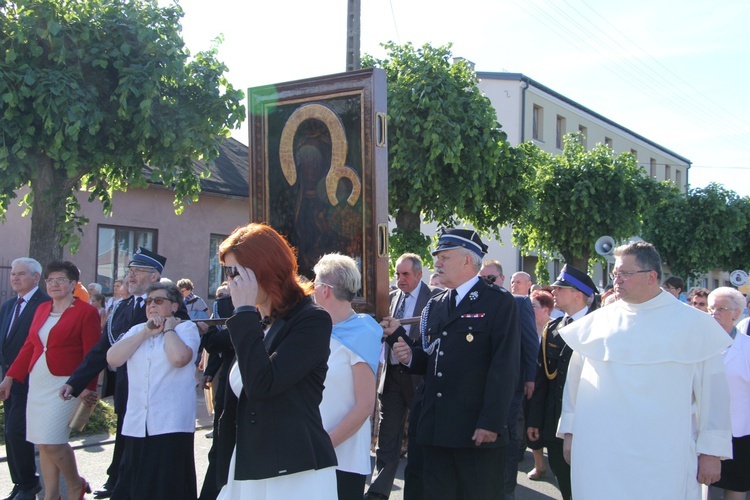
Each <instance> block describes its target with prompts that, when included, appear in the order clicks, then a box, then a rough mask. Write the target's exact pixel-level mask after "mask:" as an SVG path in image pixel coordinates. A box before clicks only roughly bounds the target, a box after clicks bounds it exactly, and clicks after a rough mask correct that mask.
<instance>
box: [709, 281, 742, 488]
mask: <svg viewBox="0 0 750 500" xmlns="http://www.w3.org/2000/svg"><path fill="white" fill-rule="evenodd" d="M744 309H745V297H744V295H742V293H740V291H739V290H735V289H734V288H729V287H726V286H723V287H719V288H717V289H716V290H714V291H713V292H711V293H710V294H709V295H708V312H709V313H710V314H711V316H713V317H714V319H715V320H716V321H717V322H718V323H719V324H720V325H721V326H722V328H724V330H725V331H726V332H727V333H728V334H729V336H730V337H732V339H734V342H733V343H732V345H731V346H730V347H729V349H727V352H726V353H725V354H724V368H725V369H726V372H727V381H728V382H729V413H730V415H731V417H732V458H731V459H730V460H723V461H722V462H721V479H719V481H718V482H716V483H714V484H713V486H714V487H716V488H723V489H724V500H745V498H746V495H747V491H750V337H748V336H747V335H744V334H743V333H739V332H738V331H737V328H736V327H735V324H736V323H737V319H738V318H739V317H740V314H742V311H743V310H744Z"/></svg>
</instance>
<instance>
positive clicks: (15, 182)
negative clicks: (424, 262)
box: [0, 0, 245, 262]
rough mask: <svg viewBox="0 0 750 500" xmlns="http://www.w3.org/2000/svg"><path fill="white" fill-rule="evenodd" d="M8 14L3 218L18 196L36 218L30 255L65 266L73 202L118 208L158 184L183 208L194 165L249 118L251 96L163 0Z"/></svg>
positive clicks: (33, 2)
mask: <svg viewBox="0 0 750 500" xmlns="http://www.w3.org/2000/svg"><path fill="white" fill-rule="evenodd" d="M1 10H2V16H0V47H1V49H2V50H1V51H0V106H1V107H0V112H1V113H2V118H3V119H2V120H0V214H4V213H5V211H6V210H7V208H8V204H9V203H10V201H11V199H13V198H14V197H15V191H16V190H18V189H19V188H21V187H23V186H26V185H30V186H31V190H30V192H29V194H28V195H27V196H26V198H25V200H23V201H24V202H25V203H26V204H28V206H29V207H31V208H32V230H31V232H32V235H31V252H30V253H31V254H32V255H33V256H35V257H37V258H38V259H39V260H40V261H42V262H46V261H49V260H50V259H52V258H59V257H60V256H61V254H62V244H64V243H65V242H67V241H69V238H70V235H71V234H72V230H73V229H74V228H75V227H77V226H80V224H81V223H85V222H86V221H85V220H81V219H80V218H78V216H77V215H76V210H77V208H79V207H78V204H77V201H76V198H75V193H76V192H77V191H78V189H79V188H81V187H83V188H85V189H88V190H89V192H90V196H89V201H93V200H94V199H99V200H101V201H102V203H103V206H104V209H105V211H110V210H111V208H112V193H113V192H114V191H115V190H125V189H126V188H127V187H128V186H138V187H143V186H145V185H146V177H144V166H145V165H148V166H149V167H151V168H150V169H149V170H146V172H149V171H150V172H151V173H150V180H151V181H153V182H161V183H163V184H164V185H165V186H167V187H170V188H173V189H174V190H175V193H176V197H175V206H176V209H177V211H178V212H179V211H181V207H182V204H183V203H184V202H186V201H188V202H189V201H191V200H194V199H195V198H196V196H197V193H198V192H199V190H200V185H199V180H200V179H199V177H198V176H196V174H195V171H194V166H193V161H194V160H196V159H203V160H206V161H210V160H212V159H213V158H215V157H216V156H217V155H218V144H219V142H218V141H219V140H221V139H222V138H223V137H226V136H228V134H229V130H230V129H231V128H236V127H237V126H239V124H240V123H241V122H242V120H244V117H245V110H244V107H243V106H242V104H241V101H242V99H243V93H242V91H240V90H236V89H234V88H233V87H232V86H231V85H230V84H229V82H228V81H227V80H226V78H225V77H224V72H225V71H226V67H225V66H224V65H223V64H222V63H221V62H220V61H218V60H217V58H216V56H217V49H216V47H214V48H212V49H211V50H209V51H207V52H201V53H198V54H195V55H194V56H191V55H190V54H189V52H188V51H187V49H186V48H185V46H184V42H183V40H182V38H181V34H180V24H179V23H180V18H181V17H182V10H181V8H180V7H179V5H177V4H175V5H173V6H170V7H165V8H161V7H159V6H158V4H157V2H156V1H155V0H18V1H16V2H4V3H3V5H2V7H1Z"/></svg>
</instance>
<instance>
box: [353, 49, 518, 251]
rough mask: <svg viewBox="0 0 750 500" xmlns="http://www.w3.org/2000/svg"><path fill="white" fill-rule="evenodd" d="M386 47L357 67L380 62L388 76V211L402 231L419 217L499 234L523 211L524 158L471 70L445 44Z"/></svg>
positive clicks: (417, 223)
mask: <svg viewBox="0 0 750 500" xmlns="http://www.w3.org/2000/svg"><path fill="white" fill-rule="evenodd" d="M384 47H385V48H386V49H387V51H388V54H387V57H386V58H385V59H376V58H374V57H372V56H369V55H368V56H365V57H364V58H363V62H362V66H363V67H379V68H383V69H384V70H385V71H386V74H387V78H388V160H389V170H388V183H389V192H388V197H389V212H390V214H391V215H392V216H393V217H395V219H396V224H397V226H398V227H399V229H400V230H401V231H402V232H401V236H402V237H406V236H405V235H406V233H407V232H419V227H420V215H421V216H423V217H424V218H425V219H426V220H431V221H437V222H438V223H439V224H441V225H444V226H455V225H457V224H459V223H460V222H459V221H465V222H468V223H470V224H472V225H473V226H474V227H475V228H476V229H477V230H478V231H482V232H492V233H494V234H495V235H497V232H498V230H499V228H500V227H501V226H503V225H505V224H507V223H508V222H510V221H512V220H513V219H514V218H515V217H516V216H517V214H518V213H520V211H521V210H522V209H523V204H524V201H525V197H524V196H523V194H524V191H523V187H524V174H523V172H522V170H521V169H522V168H523V166H524V163H523V162H521V161H518V158H517V155H516V152H515V150H514V149H513V148H511V147H510V145H509V144H508V142H507V135H506V134H505V132H503V131H502V130H501V128H500V124H499V123H498V122H497V115H496V112H495V110H494V108H493V107H492V105H491V104H490V101H489V99H488V98H486V97H485V96H483V95H482V93H481V92H480V91H479V88H478V87H477V78H476V74H475V72H474V70H473V68H472V67H471V66H470V64H469V63H467V62H466V61H463V60H458V61H455V62H453V63H451V61H450V59H451V48H450V45H446V46H441V47H432V46H430V45H429V44H425V45H423V46H422V47H420V48H416V47H414V46H413V45H412V44H411V43H407V44H405V45H397V44H395V43H393V42H389V43H387V44H385V45H384ZM407 239H414V240H416V239H418V235H414V236H412V237H407ZM410 250H411V251H415V252H419V251H420V250H419V249H417V248H412V249H410Z"/></svg>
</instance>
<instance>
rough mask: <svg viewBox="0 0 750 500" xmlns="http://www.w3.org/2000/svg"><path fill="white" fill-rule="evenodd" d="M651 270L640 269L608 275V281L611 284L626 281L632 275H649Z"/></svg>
mask: <svg viewBox="0 0 750 500" xmlns="http://www.w3.org/2000/svg"><path fill="white" fill-rule="evenodd" d="M651 271H653V269H641V270H640V271H620V272H619V273H609V279H611V280H612V281H613V282H614V281H617V280H618V279H619V280H620V281H628V280H629V279H630V278H631V277H632V276H633V275H634V274H640V273H650V272H651Z"/></svg>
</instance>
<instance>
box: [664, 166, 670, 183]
mask: <svg viewBox="0 0 750 500" xmlns="http://www.w3.org/2000/svg"><path fill="white" fill-rule="evenodd" d="M664 180H665V181H669V180H672V167H671V165H664Z"/></svg>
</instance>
